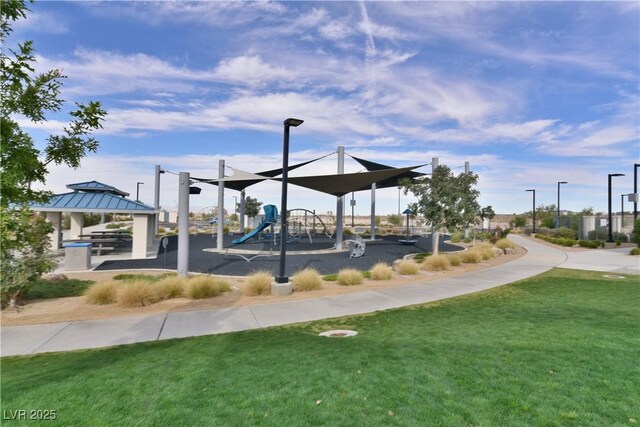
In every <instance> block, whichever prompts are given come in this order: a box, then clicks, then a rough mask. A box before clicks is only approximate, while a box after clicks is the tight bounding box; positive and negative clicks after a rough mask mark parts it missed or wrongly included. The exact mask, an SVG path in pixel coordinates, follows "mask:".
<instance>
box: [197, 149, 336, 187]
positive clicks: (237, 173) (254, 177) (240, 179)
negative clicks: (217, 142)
mask: <svg viewBox="0 0 640 427" xmlns="http://www.w3.org/2000/svg"><path fill="white" fill-rule="evenodd" d="M332 154H333V153H329V154H326V155H324V156H322V157H318V158H317V159H313V160H309V161H306V162H302V163H298V164H295V165H292V166H289V167H288V168H287V170H288V171H292V170H294V169H298V168H301V167H302V166H306V165H308V164H309V163H313V162H315V161H318V160H321V159H324V158H325V157H327V156H330V155H332ZM231 169H233V171H234V174H233V175H232V176H230V177H225V178H224V179H223V180H222V181H224V186H225V188H230V189H232V190H237V191H242V190H244V189H245V188H247V187H250V186H252V185H254V184H257V183H259V182H262V181H265V180H267V179H271V178H273V177H275V176H278V175H282V168H279V169H271V170H268V171H263V172H258V173H250V172H245V171H242V170H240V169H235V168H231ZM191 179H192V180H194V181H198V182H203V183H206V184H211V185H218V181H221V180H220V179H218V178H213V179H212V178H195V177H191Z"/></svg>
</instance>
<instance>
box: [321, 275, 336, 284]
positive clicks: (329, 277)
mask: <svg viewBox="0 0 640 427" xmlns="http://www.w3.org/2000/svg"><path fill="white" fill-rule="evenodd" d="M322 280H324V281H325V282H335V281H337V280H338V275H337V274H335V273H333V274H325V275H324V276H322Z"/></svg>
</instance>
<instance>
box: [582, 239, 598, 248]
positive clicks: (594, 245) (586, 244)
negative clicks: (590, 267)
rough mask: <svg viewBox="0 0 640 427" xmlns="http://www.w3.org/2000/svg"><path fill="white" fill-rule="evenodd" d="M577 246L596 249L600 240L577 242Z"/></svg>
mask: <svg viewBox="0 0 640 427" xmlns="http://www.w3.org/2000/svg"><path fill="white" fill-rule="evenodd" d="M578 246H580V247H583V248H591V249H597V248H598V247H599V246H600V240H578Z"/></svg>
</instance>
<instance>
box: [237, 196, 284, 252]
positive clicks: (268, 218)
mask: <svg viewBox="0 0 640 427" xmlns="http://www.w3.org/2000/svg"><path fill="white" fill-rule="evenodd" d="M263 209H264V219H263V220H262V222H261V223H260V224H258V226H257V227H256V228H255V229H253V230H252V231H250V232H249V233H247V234H245V235H244V236H242V237H238V238H237V239H235V240H233V241H231V243H232V244H234V245H241V244H243V243H244V242H246V241H247V240H249V239H251V238H252V237H255V236H257V235H258V234H260V233H261V232H262V231H263V230H264V229H265V228H267V227H269V226H270V227H271V234H272V235H274V232H273V227H274V225H275V223H276V222H277V221H278V208H277V207H275V206H274V205H265V206H264V208H263Z"/></svg>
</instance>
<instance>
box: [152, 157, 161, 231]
mask: <svg viewBox="0 0 640 427" xmlns="http://www.w3.org/2000/svg"><path fill="white" fill-rule="evenodd" d="M161 173H162V169H161V168H160V165H156V170H155V187H154V194H153V208H154V209H155V210H156V224H155V232H154V234H158V230H159V229H160V212H159V211H160V174H161Z"/></svg>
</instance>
